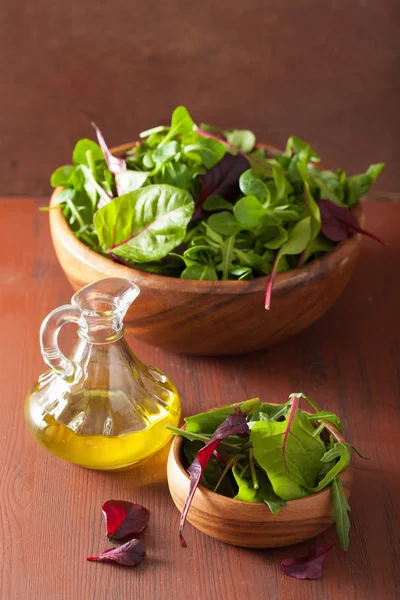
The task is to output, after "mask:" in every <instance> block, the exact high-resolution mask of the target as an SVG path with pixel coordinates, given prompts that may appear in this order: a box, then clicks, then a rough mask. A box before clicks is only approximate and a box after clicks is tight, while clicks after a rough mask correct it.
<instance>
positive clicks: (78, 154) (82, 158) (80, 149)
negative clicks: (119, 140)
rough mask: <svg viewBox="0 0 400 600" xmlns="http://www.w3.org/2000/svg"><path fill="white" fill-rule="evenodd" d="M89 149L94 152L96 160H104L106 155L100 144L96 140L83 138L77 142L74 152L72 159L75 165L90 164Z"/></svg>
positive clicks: (93, 155)
mask: <svg viewBox="0 0 400 600" xmlns="http://www.w3.org/2000/svg"><path fill="white" fill-rule="evenodd" d="M88 150H89V151H90V152H91V153H92V157H93V160H94V161H98V160H102V161H104V155H103V152H102V151H101V148H100V146H99V145H98V144H96V142H94V141H93V140H87V139H83V140H79V142H77V144H76V146H75V148H74V151H73V154H72V160H73V161H74V164H75V165H86V166H90V165H89V163H88V158H87V152H88ZM104 162H105V161H104Z"/></svg>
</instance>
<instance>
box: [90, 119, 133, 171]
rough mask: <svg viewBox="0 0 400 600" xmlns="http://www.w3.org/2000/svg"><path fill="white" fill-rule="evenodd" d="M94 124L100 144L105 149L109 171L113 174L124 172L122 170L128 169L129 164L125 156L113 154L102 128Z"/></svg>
mask: <svg viewBox="0 0 400 600" xmlns="http://www.w3.org/2000/svg"><path fill="white" fill-rule="evenodd" d="M92 126H93V127H94V128H95V130H96V135H97V139H98V141H99V146H100V148H101V149H102V151H103V154H104V158H105V160H106V163H107V167H108V169H109V171H110V172H111V173H112V174H113V175H116V174H117V173H122V171H126V169H127V166H126V162H125V160H124V159H123V158H117V157H116V156H114V155H113V154H111V152H110V150H109V148H108V146H107V144H106V141H105V139H104V137H103V134H102V133H101V131H100V129H99V128H98V127H97V125H96V124H95V123H92Z"/></svg>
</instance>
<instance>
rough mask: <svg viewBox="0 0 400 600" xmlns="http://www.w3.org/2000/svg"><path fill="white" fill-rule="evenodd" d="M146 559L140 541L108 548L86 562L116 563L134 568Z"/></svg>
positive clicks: (89, 557)
mask: <svg viewBox="0 0 400 600" xmlns="http://www.w3.org/2000/svg"><path fill="white" fill-rule="evenodd" d="M145 558H146V547H145V545H144V544H143V542H141V541H140V540H130V541H129V542H126V544H123V545H122V546H119V547H118V548H110V549H109V550H105V551H104V552H102V553H101V554H97V555H96V556H88V558H87V560H90V561H100V562H108V561H110V562H116V563H118V564H119V565H123V566H124V567H136V566H137V565H140V563H142V562H143V561H144V559H145Z"/></svg>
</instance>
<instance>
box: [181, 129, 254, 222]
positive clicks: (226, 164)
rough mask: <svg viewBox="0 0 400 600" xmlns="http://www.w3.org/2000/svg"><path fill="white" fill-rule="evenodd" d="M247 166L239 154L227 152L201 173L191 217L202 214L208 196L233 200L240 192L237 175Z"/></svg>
mask: <svg viewBox="0 0 400 600" xmlns="http://www.w3.org/2000/svg"><path fill="white" fill-rule="evenodd" d="M217 139H218V138H217ZM220 141H222V140H220ZM249 167H250V165H249V163H248V161H247V160H246V158H244V157H243V156H242V155H241V154H236V155H233V154H229V153H228V154H225V155H224V156H223V157H222V159H221V160H220V161H219V162H218V163H217V164H216V165H215V166H214V167H213V168H212V169H210V170H209V171H207V173H205V174H204V175H202V176H201V180H202V185H201V189H200V193H199V195H198V196H197V198H196V202H195V213H194V215H193V219H194V220H195V219H198V218H199V217H201V216H202V206H203V204H204V202H205V201H206V199H207V198H208V196H211V195H218V196H222V198H224V199H225V200H228V202H234V201H235V200H236V199H237V198H238V196H239V193H240V189H239V177H240V176H241V174H242V173H244V171H247V169H248V168H249Z"/></svg>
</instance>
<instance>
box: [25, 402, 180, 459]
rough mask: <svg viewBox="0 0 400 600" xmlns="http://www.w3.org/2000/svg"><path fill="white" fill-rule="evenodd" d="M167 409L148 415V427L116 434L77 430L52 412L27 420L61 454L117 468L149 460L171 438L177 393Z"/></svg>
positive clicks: (40, 438)
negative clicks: (97, 433) (33, 419)
mask: <svg viewBox="0 0 400 600" xmlns="http://www.w3.org/2000/svg"><path fill="white" fill-rule="evenodd" d="M163 413H164V414H159V415H157V416H156V417H155V415H151V414H150V415H147V419H145V422H146V426H145V427H144V428H141V429H136V430H134V431H131V432H129V433H123V434H120V435H115V436H112V435H104V434H102V435H90V434H84V433H83V434H82V433H76V432H75V431H74V430H73V429H71V428H70V427H68V426H66V425H64V424H63V423H60V422H59V421H58V420H57V419H55V418H54V417H53V416H52V415H51V414H45V415H44V416H43V418H42V419H41V420H40V422H39V423H33V421H32V418H31V415H27V422H28V425H29V428H30V429H31V431H32V433H33V434H34V436H35V438H36V440H37V441H38V442H39V443H40V444H41V445H42V446H44V448H46V449H47V450H49V451H50V452H52V453H53V454H55V455H56V456H58V457H59V458H63V459H64V460H68V461H69V462H72V463H74V464H76V465H80V466H81V467H86V468H89V469H100V470H113V469H124V468H126V467H129V466H131V465H134V464H135V463H138V462H140V461H143V460H145V459H146V458H148V457H149V456H151V455H152V454H154V453H155V452H157V451H158V450H160V448H162V447H163V446H164V445H165V444H166V443H167V442H168V441H169V440H170V439H171V435H170V432H169V431H168V430H167V429H165V425H174V426H176V425H178V423H179V419H180V402H179V398H178V396H177V395H174V397H173V400H172V402H171V403H170V405H169V406H168V410H164V411H163ZM142 416H143V417H145V415H142Z"/></svg>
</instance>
